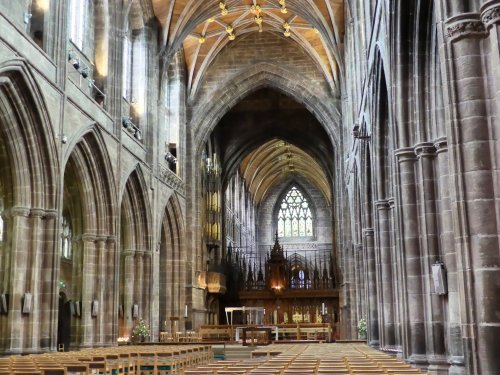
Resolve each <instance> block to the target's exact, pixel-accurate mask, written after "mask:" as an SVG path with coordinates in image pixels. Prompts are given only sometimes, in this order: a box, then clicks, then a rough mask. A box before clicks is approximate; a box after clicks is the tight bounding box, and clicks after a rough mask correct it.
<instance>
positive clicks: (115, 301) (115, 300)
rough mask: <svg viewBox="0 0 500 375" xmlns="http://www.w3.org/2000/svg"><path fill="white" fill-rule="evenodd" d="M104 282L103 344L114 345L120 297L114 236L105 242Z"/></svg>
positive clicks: (118, 264) (118, 260)
mask: <svg viewBox="0 0 500 375" xmlns="http://www.w3.org/2000/svg"><path fill="white" fill-rule="evenodd" d="M105 269H106V280H107V285H106V288H104V296H103V298H104V301H103V302H104V303H105V305H106V309H105V311H104V317H105V320H104V333H105V339H104V341H105V343H106V344H112V345H114V344H115V343H116V340H117V338H118V319H120V317H119V316H118V305H119V303H120V302H119V298H120V297H119V296H120V279H119V277H118V275H119V270H120V258H119V255H118V254H117V251H116V236H108V237H107V241H106V265H105Z"/></svg>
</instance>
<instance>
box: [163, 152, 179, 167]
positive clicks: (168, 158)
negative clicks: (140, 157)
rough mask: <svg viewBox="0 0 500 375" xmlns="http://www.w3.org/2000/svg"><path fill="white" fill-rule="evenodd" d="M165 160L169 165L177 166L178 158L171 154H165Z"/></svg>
mask: <svg viewBox="0 0 500 375" xmlns="http://www.w3.org/2000/svg"><path fill="white" fill-rule="evenodd" d="M165 160H166V161H167V163H172V164H177V158H176V157H175V156H174V155H173V154H172V153H170V152H167V153H166V154H165Z"/></svg>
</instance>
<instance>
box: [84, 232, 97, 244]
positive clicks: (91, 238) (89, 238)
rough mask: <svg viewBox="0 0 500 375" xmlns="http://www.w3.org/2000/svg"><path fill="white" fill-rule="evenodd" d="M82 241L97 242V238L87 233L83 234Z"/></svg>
mask: <svg viewBox="0 0 500 375" xmlns="http://www.w3.org/2000/svg"><path fill="white" fill-rule="evenodd" d="M82 241H83V242H96V241H97V236H96V235H95V234H90V233H85V234H82Z"/></svg>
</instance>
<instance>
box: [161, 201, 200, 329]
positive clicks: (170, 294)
mask: <svg viewBox="0 0 500 375" xmlns="http://www.w3.org/2000/svg"><path fill="white" fill-rule="evenodd" d="M160 233H161V234H160V239H161V241H160V265H159V268H160V283H159V291H160V293H159V299H160V301H159V306H160V311H159V322H163V323H162V324H163V325H165V322H167V325H166V327H162V328H163V329H165V330H166V331H170V329H171V328H172V327H171V326H170V322H171V321H170V318H171V317H176V316H177V317H180V316H184V313H185V311H184V310H183V308H184V305H187V302H188V301H186V290H185V285H184V283H183V282H182V281H183V280H185V282H186V283H187V284H190V283H191V282H192V281H191V282H189V281H188V279H192V275H187V274H186V273H185V272H186V271H185V268H184V267H183V264H185V262H186V261H187V257H188V254H186V251H185V244H184V234H185V228H184V222H183V220H182V210H181V206H180V202H179V199H178V197H177V196H176V195H173V196H171V197H170V198H169V200H168V202H167V205H166V206H165V211H164V215H163V219H162V221H161V229H160ZM183 302H185V303H183ZM178 328H179V329H180V327H178Z"/></svg>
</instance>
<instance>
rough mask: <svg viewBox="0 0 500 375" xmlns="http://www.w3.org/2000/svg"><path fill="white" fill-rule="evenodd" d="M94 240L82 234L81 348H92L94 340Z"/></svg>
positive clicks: (95, 292) (94, 237)
mask: <svg viewBox="0 0 500 375" xmlns="http://www.w3.org/2000/svg"><path fill="white" fill-rule="evenodd" d="M96 240H97V237H96V236H94V235H92V234H84V235H83V236H82V241H83V249H82V250H83V258H82V260H83V267H82V268H83V272H82V289H81V293H82V306H81V325H82V343H81V345H82V346H83V347H92V346H93V345H94V339H95V334H96V331H95V328H96V327H95V322H94V319H92V315H91V309H92V301H93V300H94V299H96V298H97V291H96V289H95V288H96V286H97V285H96V284H97V283H96V270H97V268H96V263H97V259H96Z"/></svg>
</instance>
